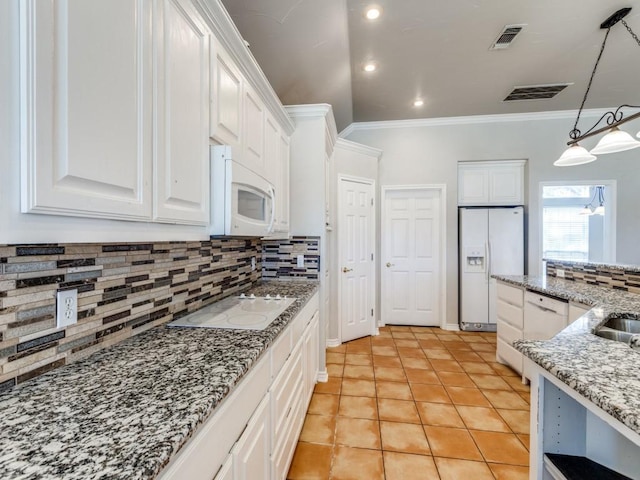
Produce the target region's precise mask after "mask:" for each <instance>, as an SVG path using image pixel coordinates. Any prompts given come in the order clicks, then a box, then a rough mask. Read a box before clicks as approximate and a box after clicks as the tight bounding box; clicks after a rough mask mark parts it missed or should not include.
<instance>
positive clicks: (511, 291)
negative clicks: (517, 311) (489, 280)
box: [498, 282, 524, 307]
mask: <svg viewBox="0 0 640 480" xmlns="http://www.w3.org/2000/svg"><path fill="white" fill-rule="evenodd" d="M498 298H499V299H500V300H503V301H504V302H505V303H508V304H510V305H515V306H517V307H522V306H523V305H524V291H523V290H522V289H521V288H518V287H512V286H511V285H507V284H505V283H501V282H498Z"/></svg>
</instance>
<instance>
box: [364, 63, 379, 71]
mask: <svg viewBox="0 0 640 480" xmlns="http://www.w3.org/2000/svg"><path fill="white" fill-rule="evenodd" d="M376 68H378V66H377V65H376V64H375V63H373V62H367V63H365V64H364V67H362V69H363V70H364V71H365V72H375V70H376Z"/></svg>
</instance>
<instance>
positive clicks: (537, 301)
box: [525, 292, 569, 316]
mask: <svg viewBox="0 0 640 480" xmlns="http://www.w3.org/2000/svg"><path fill="white" fill-rule="evenodd" d="M525 302H526V303H529V304H531V305H537V306H538V308H539V309H540V310H549V311H551V312H553V313H555V314H557V315H563V316H566V315H567V311H568V309H569V302H566V301H563V300H560V299H556V298H551V297H547V296H546V295H541V294H539V293H534V292H527V293H526V294H525Z"/></svg>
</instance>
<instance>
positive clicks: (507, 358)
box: [496, 338, 524, 374]
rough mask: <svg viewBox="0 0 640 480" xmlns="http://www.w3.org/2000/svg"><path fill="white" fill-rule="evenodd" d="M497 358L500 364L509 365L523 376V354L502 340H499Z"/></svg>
mask: <svg viewBox="0 0 640 480" xmlns="http://www.w3.org/2000/svg"><path fill="white" fill-rule="evenodd" d="M496 357H497V359H498V361H499V362H500V363H503V364H506V365H509V366H510V367H511V368H513V369H514V370H515V371H516V372H518V373H520V374H522V367H523V362H524V360H523V357H522V354H521V353H520V352H519V351H517V350H516V349H515V348H513V347H512V346H511V345H509V344H507V343H506V342H505V341H504V340H502V339H501V338H498V344H497V353H496Z"/></svg>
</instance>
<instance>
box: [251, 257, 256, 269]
mask: <svg viewBox="0 0 640 480" xmlns="http://www.w3.org/2000/svg"><path fill="white" fill-rule="evenodd" d="M255 269H256V257H251V271H252V272H253V271H254V270H255Z"/></svg>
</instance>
